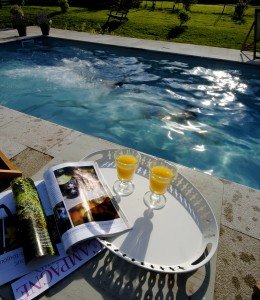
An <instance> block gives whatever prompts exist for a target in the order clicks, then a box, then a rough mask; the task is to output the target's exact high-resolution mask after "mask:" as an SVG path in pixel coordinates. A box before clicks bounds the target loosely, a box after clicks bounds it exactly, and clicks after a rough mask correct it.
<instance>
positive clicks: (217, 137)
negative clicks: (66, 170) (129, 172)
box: [0, 41, 260, 189]
mask: <svg viewBox="0 0 260 300" xmlns="http://www.w3.org/2000/svg"><path fill="white" fill-rule="evenodd" d="M49 43H52V44H49V45H45V44H40V43H39V42H38V43H37V42H35V44H34V45H30V46H28V47H27V48H26V47H24V48H21V49H17V47H15V48H13V49H11V50H10V49H7V50H4V49H3V50H2V55H1V60H0V77H1V82H0V89H1V95H0V104H1V105H5V106H8V107H10V108H14V109H17V110H20V111H23V112H26V113H29V114H32V115H34V116H37V117H40V118H43V119H47V120H50V121H53V122H56V123H59V124H61V125H65V126H67V127H70V128H73V129H77V130H79V131H82V132H85V133H88V134H91V135H95V136H98V137H101V138H104V139H107V140H110V141H113V142H116V143H119V144H122V145H125V146H129V147H134V148H136V149H139V150H141V151H144V152H147V153H150V154H153V155H157V156H159V157H163V158H166V159H169V160H172V161H175V162H177V163H180V164H183V165H186V166H189V167H192V168H195V169H199V170H202V171H204V172H206V173H209V174H213V175H217V176H220V177H224V178H226V179H230V180H233V181H236V182H239V183H242V184H246V185H249V186H251V187H255V188H258V189H259V188H260V183H259V181H258V180H257V174H258V173H257V172H258V171H257V170H258V169H259V167H260V159H259V155H258V153H260V146H259V137H260V132H259V131H260V129H259V128H260V127H259V99H260V80H259V78H260V70H259V68H258V69H257V68H255V67H252V66H242V65H241V66H240V65H235V64H226V63H224V62H220V61H213V60H202V59H199V58H196V60H194V59H193V58H189V57H182V56H178V57H173V56H172V57H166V56H164V57H162V55H161V56H158V57H157V56H156V54H154V57H150V58H147V55H146V56H142V53H141V52H140V53H137V52H135V53H133V52H130V51H129V52H123V50H122V49H120V51H119V50H115V49H111V50H108V48H102V49H101V48H100V49H99V50H97V49H94V50H92V49H90V48H87V47H85V48H79V47H78V46H76V44H75V45H71V46H69V45H68V44H64V45H63V43H62V42H59V44H58V43H57V42H55V41H52V42H49ZM13 52H15V55H14V53H13Z"/></svg>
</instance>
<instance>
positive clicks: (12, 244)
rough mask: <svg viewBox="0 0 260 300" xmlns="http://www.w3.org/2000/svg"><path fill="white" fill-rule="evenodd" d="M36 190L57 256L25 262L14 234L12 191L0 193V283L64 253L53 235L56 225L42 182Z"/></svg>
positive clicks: (14, 209) (15, 224) (14, 208)
mask: <svg viewBox="0 0 260 300" xmlns="http://www.w3.org/2000/svg"><path fill="white" fill-rule="evenodd" d="M36 187H37V190H38V193H39V195H40V198H41V199H42V204H43V208H44V211H45V214H46V218H47V224H48V229H49V231H50V232H52V233H53V234H52V236H53V240H54V241H55V242H56V249H57V251H58V255H59V256H56V255H55V256H48V257H44V258H42V259H39V260H35V261H33V262H31V263H29V264H26V262H25V258H24V252H23V248H22V245H21V243H20V241H19V239H17V235H16V226H17V218H16V207H15V201H14V197H13V193H12V191H6V192H3V193H0V285H3V284H4V283H6V282H8V281H10V280H13V279H15V278H17V277H20V276H22V275H24V274H27V273H28V272H31V271H33V270H34V269H35V268H38V267H39V266H41V265H42V264H46V263H49V262H52V261H55V260H57V259H58V258H59V257H62V256H65V255H66V253H65V251H64V249H63V247H62V244H61V243H60V240H59V235H58V234H56V235H55V231H56V233H57V230H56V225H55V220H54V216H53V212H52V208H51V206H50V204H49V202H48V194H47V191H46V189H45V184H44V182H43V181H42V182H38V183H37V185H36Z"/></svg>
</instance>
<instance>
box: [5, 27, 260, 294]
mask: <svg viewBox="0 0 260 300" xmlns="http://www.w3.org/2000/svg"><path fill="white" fill-rule="evenodd" d="M28 35H29V36H30V37H33V36H38V35H40V29H39V28H37V27H30V28H29V30H28ZM51 36H53V37H60V38H69V39H71V38H72V39H76V40H81V41H90V42H95V43H102V44H112V45H120V46H126V47H131V48H141V49H144V50H153V51H163V52H169V53H181V54H187V55H192V54H196V53H198V56H205V57H213V58H218V59H224V60H233V61H240V62H251V59H252V57H251V58H250V53H247V55H246V56H245V57H246V58H245V57H244V55H241V54H240V52H239V51H237V50H230V49H219V48H213V47H202V46H194V45H184V44H175V43H165V42H159V41H158V42H157V41H146V40H138V39H130V38H123V37H115V36H108V35H94V34H88V33H81V32H71V31H64V30H58V29H51ZM16 39H19V38H18V37H17V32H16V30H6V31H0V43H4V42H6V41H11V40H16ZM0 47H1V45H0ZM115 147H119V145H115V144H112V143H110V142H108V141H105V140H102V139H98V138H95V137H93V136H90V135H86V134H83V133H81V132H78V131H74V130H71V129H69V128H65V127H62V126H59V125H56V124H53V123H50V122H47V121H44V120H40V119H37V118H34V117H32V116H28V115H26V114H23V113H20V112H17V111H14V110H11V109H8V108H6V107H3V106H0V149H1V151H3V152H4V153H5V154H6V155H7V156H8V157H9V158H10V159H11V161H12V162H13V163H14V164H15V165H16V166H17V167H18V168H20V169H21V170H22V171H23V174H24V175H25V176H32V177H33V179H35V180H38V179H41V178H42V174H43V171H44V170H45V169H46V168H47V167H49V166H51V165H55V164H58V163H60V162H65V161H77V160H80V159H82V158H83V157H85V156H86V155H87V154H90V153H92V152H95V151H98V150H102V149H109V148H115ZM179 169H180V172H181V173H182V174H183V175H184V176H185V177H186V178H187V179H188V180H190V181H191V182H192V183H193V185H194V186H195V187H196V188H197V189H198V190H199V191H200V192H201V193H202V194H203V195H204V197H205V198H206V199H207V201H208V202H209V203H210V205H211V207H212V209H213V211H214V213H215V215H216V217H217V222H218V224H219V227H220V240H219V247H218V250H217V253H216V255H215V256H214V257H213V258H212V260H211V262H210V264H208V265H207V266H205V267H202V268H200V269H199V270H198V271H197V272H195V273H193V274H189V273H188V274H186V275H183V276H175V277H174V280H175V281H174V284H173V285H171V282H170V279H169V278H170V276H169V277H167V276H164V275H159V274H156V273H153V272H148V271H144V270H143V269H141V268H137V267H135V266H132V265H130V264H128V263H125V262H123V261H122V260H121V259H119V258H116V257H115V256H114V255H112V254H111V253H109V252H108V251H106V252H104V253H103V254H102V255H101V256H98V257H96V258H95V259H94V260H92V261H91V262H90V263H88V264H86V265H85V266H84V267H83V268H80V269H79V270H77V271H76V272H75V273H74V274H73V275H70V276H68V277H67V278H66V279H64V280H63V281H62V282H61V283H59V284H57V285H56V286H55V287H53V288H51V289H50V290H49V291H47V292H46V293H45V296H43V297H42V298H43V299H46V298H51V299H68V298H70V299H198V300H200V299H210V300H211V299H236V300H240V299H251V297H252V293H253V286H254V285H255V284H256V283H259V282H260V268H259V266H260V255H259V254H260V251H259V250H260V222H259V211H260V204H259V203H260V190H254V189H252V188H249V187H246V186H243V185H239V184H236V183H233V182H230V181H227V180H223V179H219V178H216V177H214V176H209V175H207V174H204V173H202V172H197V171H194V170H192V169H189V168H187V167H185V166H179ZM122 270H124V274H123V275H122ZM108 273H109V274H110V277H108V276H107V274H108ZM129 283H131V284H129ZM11 297H12V296H11V292H10V286H9V285H4V286H2V287H0V299H12V298H11ZM167 297H168V298H167Z"/></svg>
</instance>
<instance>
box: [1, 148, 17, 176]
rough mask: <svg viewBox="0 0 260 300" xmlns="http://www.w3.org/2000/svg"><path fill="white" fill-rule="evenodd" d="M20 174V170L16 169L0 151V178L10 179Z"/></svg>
mask: <svg viewBox="0 0 260 300" xmlns="http://www.w3.org/2000/svg"><path fill="white" fill-rule="evenodd" d="M18 176H22V172H21V171H19V170H17V169H16V167H15V166H14V165H13V164H12V163H11V162H10V160H9V159H8V158H7V157H6V156H5V155H4V153H3V152H1V151H0V180H1V181H2V180H5V179H12V178H15V177H18Z"/></svg>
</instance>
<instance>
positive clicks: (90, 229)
mask: <svg viewBox="0 0 260 300" xmlns="http://www.w3.org/2000/svg"><path fill="white" fill-rule="evenodd" d="M32 184H33V182H32V181H31V179H30V178H27V179H26V178H22V177H21V178H20V179H19V178H18V179H16V180H15V183H13V184H12V190H13V193H12V192H11V191H7V192H4V193H1V194H0V285H2V284H4V283H6V282H8V281H11V280H13V279H15V278H17V277H20V276H22V275H24V274H27V273H29V272H32V271H34V270H36V269H40V268H43V267H44V265H47V264H51V263H54V262H55V261H57V260H61V259H62V258H63V259H64V258H65V257H67V256H68V254H67V253H66V251H67V250H68V249H70V251H69V255H72V257H73V255H74V256H75V257H81V256H85V258H84V259H83V258H82V259H80V261H82V262H83V261H87V260H88V259H90V258H91V257H93V256H94V255H95V254H97V253H98V252H100V251H101V250H102V249H103V247H102V246H101V244H100V243H99V242H98V241H97V240H96V239H91V238H93V237H96V236H109V235H113V234H116V233H119V232H122V231H125V230H128V229H130V226H129V224H128V221H127V219H126V217H125V215H124V214H123V212H122V211H121V209H120V208H119V206H118V204H117V203H116V201H115V199H114V197H113V196H112V193H111V192H110V190H109V188H108V187H107V185H106V183H105V181H104V179H103V177H102V174H101V173H100V171H99V169H98V166H97V165H96V163H94V162H77V163H65V164H61V165H58V166H56V167H52V168H50V169H49V170H47V171H46V172H45V174H44V181H40V182H37V183H36V184H35V185H36V189H37V190H36V193H37V195H39V197H38V201H40V203H39V205H38V204H37V200H36V197H35V191H34V190H33V188H31V185H32ZM33 186H34V184H33ZM28 187H29V191H28ZM34 189H35V187H34ZM41 210H42V213H43V214H44V218H43V217H42V215H41ZM28 216H29V217H28ZM44 224H46V226H45V225H44ZM17 229H18V230H17ZM89 239H91V240H89ZM85 240H87V241H85ZM79 242H82V243H79ZM29 243H31V245H29ZM86 249H89V251H86ZM84 253H85V254H86V255H83V254H84ZM35 257H36V259H35Z"/></svg>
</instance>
